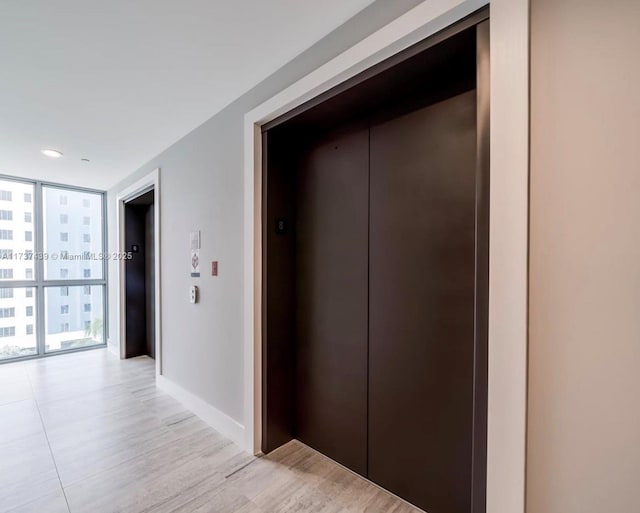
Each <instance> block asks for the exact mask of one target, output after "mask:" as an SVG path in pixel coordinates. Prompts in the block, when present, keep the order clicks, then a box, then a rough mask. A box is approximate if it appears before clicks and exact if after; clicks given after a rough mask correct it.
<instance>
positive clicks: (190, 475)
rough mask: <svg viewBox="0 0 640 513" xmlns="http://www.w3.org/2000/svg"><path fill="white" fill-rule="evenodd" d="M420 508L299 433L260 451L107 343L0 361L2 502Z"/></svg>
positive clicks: (234, 509)
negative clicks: (299, 438) (200, 414)
mask: <svg viewBox="0 0 640 513" xmlns="http://www.w3.org/2000/svg"><path fill="white" fill-rule="evenodd" d="M302 511H310V512H311V511H312V512H316V513H337V512H381V513H382V512H384V513H386V512H395V513H409V512H418V511H419V510H417V509H415V508H412V507H410V506H408V505H407V504H406V503H404V502H402V501H400V500H399V499H397V498H395V497H393V496H392V495H390V494H388V493H386V492H385V491H383V490H381V489H379V488H378V487H376V486H374V485H372V484H370V483H368V482H367V481H365V480H364V479H362V478H360V477H358V476H356V475H354V474H352V473H351V472H349V471H347V470H345V469H343V468H342V467H340V466H339V465H337V464H335V463H334V462H332V461H330V460H328V459H327V458H325V457H323V456H321V455H320V454H318V453H316V452H314V451H312V450H311V449H309V448H307V447H305V446H304V445H302V444H300V443H299V442H296V441H293V442H290V443H289V444H287V445H286V446H284V447H282V448H280V449H278V450H277V451H274V452H273V453H271V454H269V455H268V456H264V457H262V458H256V457H253V456H251V455H249V454H246V453H244V452H243V451H242V450H240V449H239V448H238V447H237V446H236V445H234V444H233V443H232V442H230V441H229V440H227V439H226V438H224V437H223V436H222V435H220V434H219V433H217V432H216V431H214V430H213V429H211V428H210V427H208V426H207V425H206V424H205V423H204V422H203V421H201V420H200V419H199V418H197V417H196V416H194V415H193V414H192V413H191V412H189V411H187V410H185V409H184V407H182V406H181V405H180V404H179V403H177V402H176V401H174V400H173V399H172V398H171V397H169V396H168V395H166V394H164V393H163V392H161V391H159V390H158V389H157V388H156V387H155V377H154V362H153V360H151V359H149V358H135V359H131V360H124V361H122V360H119V359H118V358H116V357H115V356H114V355H112V354H111V353H109V352H108V351H106V350H103V349H101V350H96V351H88V352H83V353H75V354H69V355H61V356H56V357H51V358H45V359H41V360H32V361H27V362H21V363H11V364H3V365H0V512H11V513H27V512H29V513H31V512H33V513H116V512H122V513H143V512H144V513H173V512H181V513H196V512H197V513H214V512H216V513H217V512H220V513H267V512H274V513H275V512H278V513H280V512H302Z"/></svg>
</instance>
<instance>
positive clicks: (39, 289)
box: [0, 174, 109, 365]
mask: <svg viewBox="0 0 640 513" xmlns="http://www.w3.org/2000/svg"><path fill="white" fill-rule="evenodd" d="M0 180H6V181H12V182H19V183H25V184H30V185H33V193H32V196H31V202H30V205H32V207H33V214H32V216H31V223H32V228H33V229H32V232H33V237H32V238H33V244H34V252H35V253H36V254H38V253H43V252H44V227H45V219H44V216H45V212H44V203H43V189H44V188H45V187H51V188H57V189H62V190H63V191H69V192H84V193H89V194H96V195H98V196H99V197H100V200H101V203H102V206H101V211H100V213H101V216H102V219H101V227H102V241H101V242H102V253H104V254H106V253H107V247H108V240H107V236H108V230H107V193H106V191H103V190H98V189H91V188H88V187H76V186H73V185H65V184H60V183H55V182H47V181H44V180H29V179H25V178H19V177H15V176H10V175H3V174H0ZM67 205H68V198H67ZM83 206H84V199H83ZM80 215H81V219H82V218H83V217H84V215H83V214H80ZM82 220H83V219H82ZM44 266H45V260H44V259H34V260H33V274H34V277H33V279H30V280H27V279H24V280H16V279H7V280H2V281H1V282H0V288H13V289H14V290H15V289H19V288H27V289H28V288H31V289H32V291H33V293H32V296H33V297H34V298H35V301H34V315H35V322H33V323H32V324H33V325H34V330H35V335H36V346H37V353H36V354H34V355H29V356H20V357H16V358H7V359H3V360H0V365H2V364H4V363H9V362H16V361H20V360H31V359H34V358H43V357H48V356H54V355H58V354H63V353H73V352H78V351H87V350H91V349H96V348H102V347H107V340H108V337H109V322H108V320H109V297H108V296H109V279H108V261H107V259H106V258H105V259H102V278H88V279H87V278H75V279H72V278H59V279H45V273H44ZM14 275H15V273H14ZM74 286H100V287H102V291H103V296H102V297H103V304H102V318H103V323H102V325H103V326H102V342H101V343H97V344H93V345H90V346H86V347H77V348H72V349H63V350H58V351H50V352H47V351H46V323H45V317H46V316H45V311H46V310H45V308H46V305H45V296H46V290H47V288H50V287H74ZM14 296H15V294H14ZM81 304H82V303H81Z"/></svg>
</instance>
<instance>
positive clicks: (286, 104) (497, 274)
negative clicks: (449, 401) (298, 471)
mask: <svg viewBox="0 0 640 513" xmlns="http://www.w3.org/2000/svg"><path fill="white" fill-rule="evenodd" d="M488 3H489V2H488V1H487V0H425V1H424V2H422V3H421V4H419V5H418V6H416V7H414V8H413V9H411V10H409V11H408V12H407V13H405V14H404V15H402V16H400V17H399V18H397V19H395V20H393V21H392V22H390V23H389V24H387V25H386V26H384V27H382V28H381V29H379V30H378V31H376V32H374V33H373V34H371V35H370V36H368V37H367V38H365V39H363V40H362V41H360V42H359V43H357V44H356V45H354V46H353V47H351V48H349V49H348V50H346V51H345V52H343V53H341V54H340V55H338V56H337V57H335V58H334V59H332V60H330V61H328V62H327V63H326V64H324V65H322V66H320V67H319V68H318V69H316V70H315V71H313V72H312V73H310V74H309V75H306V76H305V77H303V78H302V79H300V80H298V81H297V82H295V83H294V84H292V85H291V86H289V87H287V88H286V89H284V90H283V91H281V92H280V93H278V94H276V95H275V96H273V97H272V98H270V99H268V100H267V101H265V102H264V103H262V104H261V105H259V106H257V107H256V108H254V109H253V110H252V111H250V112H248V113H247V114H246V115H245V119H244V305H243V310H244V341H243V342H244V434H245V438H244V443H243V446H244V448H245V449H246V450H247V451H250V452H252V453H256V454H257V453H259V452H260V447H261V433H262V426H261V423H262V422H261V419H262V276H261V269H262V165H263V161H262V129H261V127H262V125H264V124H266V123H268V122H270V121H272V120H274V119H275V118H277V117H279V116H281V115H283V114H285V113H287V112H289V111H291V110H293V109H295V108H296V107H298V106H299V105H301V104H303V103H305V102H306V101H309V100H311V99H313V98H315V97H317V96H318V95H320V94H322V93H324V92H326V91H327V90H329V89H331V88H332V87H334V86H336V85H338V84H340V83H342V82H344V81H345V80H348V79H349V78H351V77H353V76H355V75H357V74H358V73H360V72H362V71H364V70H366V69H367V68H369V67H371V66H373V65H375V64H377V63H379V62H381V61H383V60H384V59H386V58H388V57H390V56H392V55H394V54H396V53H398V52H400V51H402V50H404V49H406V48H407V47H409V46H411V45H412V44H414V43H417V42H419V41H421V40H423V39H425V38H426V37H428V36H430V35H433V34H435V33H436V32H438V31H440V30H442V29H444V28H446V27H447V26H449V25H451V24H453V23H455V22H457V21H459V20H460V19H462V18H464V17H466V16H468V15H469V14H472V13H473V12H475V11H476V10H478V9H480V8H482V7H483V6H485V5H487V4H488ZM490 26H491V28H490V32H491V35H490V45H491V50H490V53H491V57H490V61H491V63H490V66H491V72H490V75H491V76H490V90H491V91H490V96H491V98H490V105H491V106H490V134H491V135H490V141H491V142H490V146H491V157H490V161H491V171H490V174H491V179H490V197H491V202H490V222H489V231H490V242H489V365H488V409H487V414H488V436H487V511H490V512H491V513H523V512H524V507H525V506H524V498H525V462H526V452H525V451H526V410H527V344H528V338H527V330H528V324H527V321H528V315H527V311H528V223H529V218H528V210H529V198H528V195H529V0H493V1H492V2H491V15H490ZM416 443H419V441H416Z"/></svg>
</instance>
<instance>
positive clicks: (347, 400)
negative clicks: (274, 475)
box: [294, 130, 369, 474]
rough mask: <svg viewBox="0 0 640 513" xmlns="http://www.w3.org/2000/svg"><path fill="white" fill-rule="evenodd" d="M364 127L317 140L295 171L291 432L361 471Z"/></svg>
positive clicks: (365, 225) (364, 423) (364, 394)
mask: <svg viewBox="0 0 640 513" xmlns="http://www.w3.org/2000/svg"><path fill="white" fill-rule="evenodd" d="M368 166H369V133H368V130H365V131H359V132H356V133H352V134H349V135H346V136H342V137H340V138H336V139H333V140H329V141H324V142H322V143H320V144H319V145H317V146H315V147H314V148H313V150H312V151H311V152H310V153H309V155H308V157H307V159H306V160H305V163H304V164H303V165H302V167H301V169H300V172H299V173H298V183H297V187H298V190H297V192H298V194H297V220H296V259H297V262H296V267H297V273H296V292H297V298H298V299H297V304H296V346H295V350H296V364H295V426H294V428H295V436H296V438H298V439H300V440H301V441H303V442H305V443H307V444H308V445H310V446H311V447H314V448H315V449H317V450H319V451H320V452H322V453H324V454H326V455H327V456H329V457H331V458H333V459H335V460H336V461H338V462H340V463H342V464H343V465H345V466H347V467H349V468H351V469H353V470H355V471H356V472H359V473H361V474H365V473H366V462H367V298H368V284H367V259H368V204H369V194H368V190H369V169H368Z"/></svg>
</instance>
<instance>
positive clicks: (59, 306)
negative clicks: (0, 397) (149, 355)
mask: <svg viewBox="0 0 640 513" xmlns="http://www.w3.org/2000/svg"><path fill="white" fill-rule="evenodd" d="M104 208H105V205H104V193H102V192H100V191H92V190H85V189H79V188H72V187H66V186H62V185H54V184H48V183H43V182H37V181H26V180H22V179H13V178H7V177H2V178H0V362H2V361H8V360H14V359H16V358H23V357H33V356H38V355H45V354H50V353H55V352H60V351H68V350H74V349H81V348H86V347H92V346H98V345H103V344H105V341H106V333H105V326H106V324H107V323H106V322H105V319H106V304H107V302H106V283H107V282H106V259H105V258H104V253H105V233H106V230H105V213H104Z"/></svg>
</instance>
